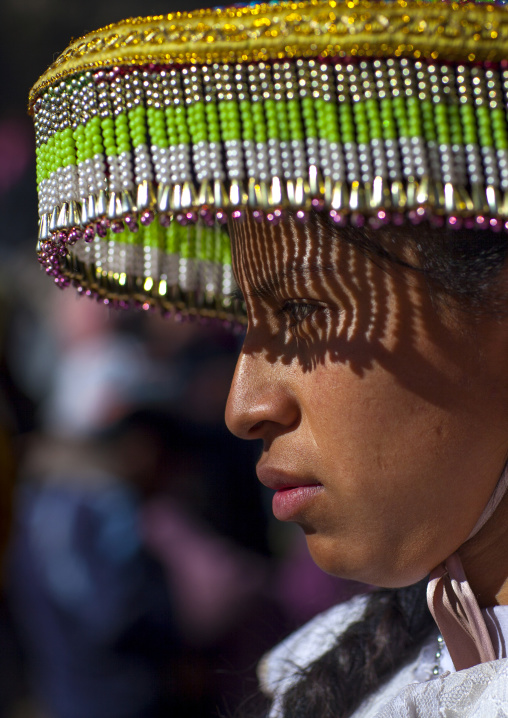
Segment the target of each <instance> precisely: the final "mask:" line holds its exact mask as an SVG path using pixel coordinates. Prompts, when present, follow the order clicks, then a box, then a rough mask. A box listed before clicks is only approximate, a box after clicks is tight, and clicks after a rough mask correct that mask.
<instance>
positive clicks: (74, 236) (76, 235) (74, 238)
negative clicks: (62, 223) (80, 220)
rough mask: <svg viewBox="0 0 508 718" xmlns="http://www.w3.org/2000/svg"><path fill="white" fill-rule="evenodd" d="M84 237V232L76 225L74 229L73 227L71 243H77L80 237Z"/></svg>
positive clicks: (70, 237) (70, 235)
mask: <svg viewBox="0 0 508 718" xmlns="http://www.w3.org/2000/svg"><path fill="white" fill-rule="evenodd" d="M82 237H83V232H82V231H81V230H80V229H79V228H78V227H74V229H71V231H70V232H69V239H68V242H69V244H76V242H78V241H79V240H80V239H82Z"/></svg>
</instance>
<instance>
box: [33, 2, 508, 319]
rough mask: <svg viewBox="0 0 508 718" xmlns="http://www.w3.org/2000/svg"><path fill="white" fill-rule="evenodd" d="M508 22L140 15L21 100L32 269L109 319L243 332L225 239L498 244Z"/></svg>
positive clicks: (412, 16)
mask: <svg viewBox="0 0 508 718" xmlns="http://www.w3.org/2000/svg"><path fill="white" fill-rule="evenodd" d="M507 106H508V12H507V10H506V9H505V8H504V7H503V6H501V5H493V4H479V3H452V2H450V3H448V2H447V3H431V2H424V1H422V0H416V1H413V2H410V1H409V0H394V1H393V2H382V1H379V0H347V1H346V2H344V1H343V0H301V1H287V2H271V3H261V4H250V5H243V6H232V7H226V8H222V9H213V10H201V11H197V12H191V13H174V14H171V15H167V16H163V17H150V18H135V19H130V20H126V21H124V22H120V23H118V24H115V25H110V26H109V27H106V28H103V29H101V30H98V31H97V32H93V33H90V34H88V35H86V36H85V37H83V38H81V39H79V40H76V41H75V42H73V43H72V44H71V45H70V46H69V47H68V49H67V50H65V51H64V52H63V53H62V54H61V55H60V57H58V59H57V60H56V61H55V62H54V63H53V65H52V66H51V67H50V68H49V69H48V70H47V72H46V73H45V74H44V75H43V76H42V77H41V78H40V79H39V81H38V82H37V83H36V85H35V86H34V87H33V89H32V91H31V94H30V109H31V112H32V113H33V116H34V121H35V128H36V140H37V171H38V191H39V215H40V229H39V244H38V251H39V260H40V262H41V264H42V265H43V267H45V269H46V272H47V273H48V274H49V275H51V276H53V277H54V281H55V283H56V284H57V285H58V286H60V287H64V286H67V285H68V284H74V285H75V286H76V287H77V288H78V291H80V292H84V293H86V294H88V295H91V296H95V297H97V298H99V299H100V300H103V301H104V302H105V303H113V304H117V305H120V306H127V305H129V304H133V303H134V304H137V305H140V306H142V307H144V308H145V309H149V308H150V307H155V306H160V307H161V308H162V309H163V310H167V311H170V312H177V313H184V314H185V313H187V314H195V315H201V316H210V317H217V318H219V319H223V320H225V321H234V322H243V321H244V316H243V308H242V306H241V305H240V304H239V303H238V301H237V300H234V299H232V298H231V291H232V289H233V284H234V280H233V277H232V271H231V256H230V244H229V238H228V234H227V225H228V223H231V222H236V221H241V220H242V214H243V213H244V212H245V211H250V212H252V214H253V215H254V217H255V218H256V219H257V220H259V221H268V222H278V221H280V218H281V217H282V216H283V213H284V212H287V211H291V212H292V213H293V214H294V216H295V218H296V220H297V221H301V222H305V221H306V219H307V216H308V213H309V212H311V211H318V212H327V213H329V215H330V216H331V218H332V219H333V221H334V222H336V223H337V224H339V225H340V224H344V223H348V222H350V223H353V224H356V225H362V224H363V223H365V222H367V223H369V224H370V225H373V226H374V227H376V226H379V225H381V224H383V223H386V222H394V223H399V224H400V223H402V222H405V221H409V222H413V223H417V222H421V221H429V222H432V223H433V224H435V225H438V226H443V225H445V224H446V225H449V226H450V227H461V226H467V227H478V228H485V227H486V228H491V229H494V230H500V231H505V230H507V229H508V116H507Z"/></svg>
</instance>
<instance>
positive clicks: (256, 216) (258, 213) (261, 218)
mask: <svg viewBox="0 0 508 718" xmlns="http://www.w3.org/2000/svg"><path fill="white" fill-rule="evenodd" d="M252 216H253V217H254V219H255V220H256V222H260V223H261V222H263V221H264V219H265V216H264V214H263V212H262V211H261V210H260V209H255V210H254V211H253V213H252Z"/></svg>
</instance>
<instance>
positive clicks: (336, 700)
mask: <svg viewBox="0 0 508 718" xmlns="http://www.w3.org/2000/svg"><path fill="white" fill-rule="evenodd" d="M425 589H426V581H423V582H420V583H417V584H415V585H414V586H408V587H406V588H398V589H395V590H390V589H382V590H381V589H380V590H378V591H374V592H373V593H372V594H371V595H370V596H369V599H368V602H367V606H366V609H365V614H364V616H363V618H362V619H361V620H359V621H357V622H355V623H353V624H352V625H351V626H350V627H349V628H348V629H347V630H346V631H345V633H343V634H342V636H340V638H339V639H338V641H337V643H336V644H335V645H334V646H333V647H332V648H331V649H330V650H329V651H327V652H326V653H325V654H324V655H323V656H321V658H319V659H318V660H316V661H314V663H312V664H311V665H310V666H309V667H308V668H306V669H304V670H302V671H301V672H300V677H299V680H298V682H297V683H295V685H294V686H293V687H292V688H290V690H289V691H288V692H287V693H286V695H285V697H284V702H283V710H284V716H285V718H347V717H348V716H350V715H351V714H352V713H353V712H354V711H355V709H356V708H357V707H358V706H359V705H360V703H361V702H362V701H363V700H364V699H365V698H366V697H367V696H369V695H370V694H371V693H373V692H374V691H375V690H376V689H377V688H378V687H379V686H380V685H382V683H383V682H384V681H385V680H386V679H388V678H389V677H390V676H391V675H393V673H394V672H395V670H396V669H397V668H399V667H400V666H402V665H403V664H404V663H406V661H407V660H408V659H409V658H411V656H412V655H413V654H414V652H415V650H417V648H418V647H419V645H420V643H421V641H422V640H423V639H424V638H425V637H426V636H427V635H428V634H429V632H430V630H431V629H432V628H433V627H435V624H434V621H433V619H432V616H431V615H430V612H429V610H428V608H427V602H426V598H425Z"/></svg>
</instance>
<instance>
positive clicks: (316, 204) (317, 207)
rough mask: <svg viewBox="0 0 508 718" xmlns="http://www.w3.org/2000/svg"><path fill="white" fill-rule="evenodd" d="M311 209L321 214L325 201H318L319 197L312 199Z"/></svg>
mask: <svg viewBox="0 0 508 718" xmlns="http://www.w3.org/2000/svg"><path fill="white" fill-rule="evenodd" d="M311 206H312V209H314V210H316V212H322V211H323V210H324V208H325V201H324V199H320V198H319V197H314V199H313V200H312V202H311Z"/></svg>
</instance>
